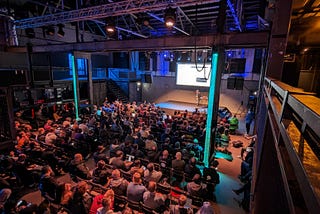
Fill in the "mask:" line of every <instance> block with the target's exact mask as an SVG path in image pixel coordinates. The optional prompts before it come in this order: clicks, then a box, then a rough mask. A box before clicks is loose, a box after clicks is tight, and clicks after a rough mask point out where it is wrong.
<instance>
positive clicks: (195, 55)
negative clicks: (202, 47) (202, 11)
mask: <svg viewBox="0 0 320 214" xmlns="http://www.w3.org/2000/svg"><path fill="white" fill-rule="evenodd" d="M197 25H198V4H196V26H197ZM206 60H207V57H204V59H203V65H202V67H201V68H200V69H199V68H198V53H197V33H196V35H195V37H194V62H195V65H196V69H197V71H198V72H201V71H203V70H204V68H205V66H206ZM204 78H206V77H205V76H204Z"/></svg>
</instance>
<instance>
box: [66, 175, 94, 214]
mask: <svg viewBox="0 0 320 214" xmlns="http://www.w3.org/2000/svg"><path fill="white" fill-rule="evenodd" d="M91 204H92V197H91V196H90V195H89V194H88V193H87V183H86V182H85V181H80V182H79V183H78V184H77V186H76V188H75V191H74V193H73V197H72V199H71V202H70V211H71V213H77V214H87V213H89V211H90V207H91Z"/></svg>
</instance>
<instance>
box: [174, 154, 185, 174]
mask: <svg viewBox="0 0 320 214" xmlns="http://www.w3.org/2000/svg"><path fill="white" fill-rule="evenodd" d="M181 158H182V154H181V152H177V153H176V159H174V160H172V163H171V165H172V168H173V169H175V170H178V171H184V167H185V165H186V163H185V162H184V160H182V159H181Z"/></svg>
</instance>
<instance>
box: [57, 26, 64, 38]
mask: <svg viewBox="0 0 320 214" xmlns="http://www.w3.org/2000/svg"><path fill="white" fill-rule="evenodd" d="M63 27H64V25H63V24H58V32H57V34H58V36H59V37H64V34H65V32H64V31H63Z"/></svg>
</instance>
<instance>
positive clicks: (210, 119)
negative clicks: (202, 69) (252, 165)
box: [203, 46, 224, 167]
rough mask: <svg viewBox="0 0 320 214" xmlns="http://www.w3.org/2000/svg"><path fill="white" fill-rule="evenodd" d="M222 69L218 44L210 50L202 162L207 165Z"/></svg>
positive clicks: (211, 148) (212, 145)
mask: <svg viewBox="0 0 320 214" xmlns="http://www.w3.org/2000/svg"><path fill="white" fill-rule="evenodd" d="M223 69H224V47H223V46H219V47H218V49H217V50H213V51H212V59H211V74H210V88H209V96H208V112H207V124H206V138H205V147H204V160H203V162H204V164H205V166H206V167H208V166H209V163H210V159H211V154H213V153H214V144H215V132H216V127H217V115H218V109H219V100H220V84H221V75H222V71H223Z"/></svg>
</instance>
